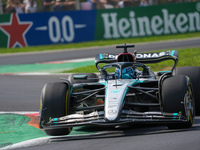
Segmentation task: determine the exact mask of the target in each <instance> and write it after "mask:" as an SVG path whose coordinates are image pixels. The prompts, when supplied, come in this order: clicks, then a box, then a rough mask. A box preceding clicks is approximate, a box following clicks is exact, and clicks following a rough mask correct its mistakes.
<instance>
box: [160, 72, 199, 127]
mask: <svg viewBox="0 0 200 150" xmlns="http://www.w3.org/2000/svg"><path fill="white" fill-rule="evenodd" d="M162 100H163V111H164V112H167V113H174V115H176V113H181V114H182V115H183V116H185V117H186V119H187V121H186V122H185V123H177V124H168V125H167V127H168V128H170V129H171V128H189V127H191V126H192V125H193V118H194V107H195V104H194V96H193V91H192V84H191V82H190V79H189V78H188V77H187V76H184V75H177V76H173V77H169V78H167V79H165V80H164V81H163V85H162Z"/></svg>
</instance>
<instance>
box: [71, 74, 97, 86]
mask: <svg viewBox="0 0 200 150" xmlns="http://www.w3.org/2000/svg"><path fill="white" fill-rule="evenodd" d="M75 75H87V78H88V79H87V80H84V79H83V80H74V76H75ZM69 81H71V83H72V84H75V83H91V82H98V81H99V77H98V76H97V75H96V74H95V73H75V74H71V75H70V76H69Z"/></svg>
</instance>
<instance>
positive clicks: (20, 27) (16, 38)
mask: <svg viewBox="0 0 200 150" xmlns="http://www.w3.org/2000/svg"><path fill="white" fill-rule="evenodd" d="M31 26H32V23H31V22H20V21H19V18H18V15H17V14H12V15H11V19H10V22H9V23H1V24H0V29H1V30H2V31H3V32H4V33H5V34H7V35H8V46H7V47H9V48H11V47H15V46H16V45H17V44H18V45H20V46H21V47H25V46H27V43H26V38H25V34H26V32H27V31H28V29H29V28H30V27H31Z"/></svg>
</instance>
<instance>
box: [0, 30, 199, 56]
mask: <svg viewBox="0 0 200 150" xmlns="http://www.w3.org/2000/svg"><path fill="white" fill-rule="evenodd" d="M192 37H200V32H196V33H187V34H177V35H165V36H153V37H140V38H129V39H116V40H102V41H94V42H82V43H71V44H56V45H46V46H30V47H23V48H0V54H5V53H18V52H36V51H46V50H54V51H55V50H71V49H77V48H85V47H96V46H107V45H117V44H124V43H129V44H135V43H144V42H156V41H163V40H173V39H185V38H192Z"/></svg>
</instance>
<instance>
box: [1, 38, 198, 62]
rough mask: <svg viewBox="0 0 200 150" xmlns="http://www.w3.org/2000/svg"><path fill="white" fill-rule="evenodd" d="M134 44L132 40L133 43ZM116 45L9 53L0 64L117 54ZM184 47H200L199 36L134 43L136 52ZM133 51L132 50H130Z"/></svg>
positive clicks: (3, 56) (118, 50) (2, 57)
mask: <svg viewBox="0 0 200 150" xmlns="http://www.w3.org/2000/svg"><path fill="white" fill-rule="evenodd" d="M121 44H124V43H117V44H116V45H121ZM130 44H134V40H133V43H130ZM116 45H112V46H105V47H95V48H83V49H77V50H67V51H66V50H61V51H55V52H52V51H49V52H40V53H36V52H34V53H23V54H21V53H20V54H15V55H13V54H11V55H9V54H8V55H7V54H6V55H0V65H9V64H30V63H41V62H48V61H59V60H71V59H80V58H92V57H93V58H94V57H95V56H96V55H97V54H100V53H110V54H119V53H121V52H122V49H116V48H115V47H116ZM186 47H200V38H190V39H181V40H169V41H162V42H157V43H155V42H151V43H141V44H135V48H134V49H136V50H137V51H138V52H147V51H154V50H162V49H166V50H169V49H179V48H186ZM130 52H133V50H130Z"/></svg>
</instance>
